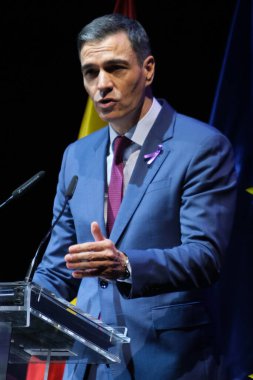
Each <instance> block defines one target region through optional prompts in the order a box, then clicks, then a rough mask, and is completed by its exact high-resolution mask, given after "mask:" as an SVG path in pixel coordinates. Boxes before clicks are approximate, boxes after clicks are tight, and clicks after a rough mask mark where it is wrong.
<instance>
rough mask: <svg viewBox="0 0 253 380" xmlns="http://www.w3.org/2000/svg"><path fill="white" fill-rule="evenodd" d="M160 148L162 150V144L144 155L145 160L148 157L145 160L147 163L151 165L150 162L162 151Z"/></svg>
mask: <svg viewBox="0 0 253 380" xmlns="http://www.w3.org/2000/svg"><path fill="white" fill-rule="evenodd" d="M162 150H163V146H162V145H158V147H157V150H156V151H155V152H152V153H148V154H145V155H144V158H145V160H147V159H149V160H148V161H147V165H151V164H152V162H153V161H154V160H155V159H156V157H157V156H158V155H159V154H160V153H161V152H162Z"/></svg>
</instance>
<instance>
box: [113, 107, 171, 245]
mask: <svg viewBox="0 0 253 380" xmlns="http://www.w3.org/2000/svg"><path fill="white" fill-rule="evenodd" d="M174 121H175V112H174V110H173V109H172V108H171V107H170V106H169V105H168V104H165V105H163V107H162V110H161V112H160V114H159V115H158V118H157V120H156V121H155V123H154V125H153V127H152V129H151V130H150V132H149V134H148V136H147V138H146V140H145V143H144V144H143V146H142V148H141V151H140V154H139V157H138V160H137V162H136V165H135V168H134V171H133V174H132V177H131V179H130V181H129V184H128V186H127V190H126V192H125V195H124V198H123V201H122V204H121V207H120V210H119V213H118V215H117V218H116V220H115V223H114V226H113V229H112V232H111V235H110V239H111V240H112V241H114V242H115V243H117V241H118V239H119V238H120V236H121V234H122V233H123V231H124V229H125V227H126V225H127V223H128V222H129V220H130V218H131V217H132V215H133V214H134V212H135V210H136V208H137V207H138V206H139V204H140V202H141V200H142V198H143V196H144V194H145V192H146V190H147V187H148V185H149V184H150V182H152V180H153V178H154V177H155V175H156V173H157V172H158V171H159V169H160V167H161V165H162V164H163V162H164V160H165V159H166V158H167V156H168V155H169V152H170V149H169V144H168V140H169V139H170V138H172V137H173V127H174ZM160 144H161V145H162V152H161V153H160V154H159V155H158V156H157V157H156V159H155V160H154V161H153V162H152V164H151V165H148V164H147V161H146V160H145V159H144V155H145V154H149V153H153V152H155V151H156V150H157V149H158V145H160Z"/></svg>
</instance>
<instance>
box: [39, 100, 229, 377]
mask: <svg viewBox="0 0 253 380" xmlns="http://www.w3.org/2000/svg"><path fill="white" fill-rule="evenodd" d="M161 103H162V109H161V112H160V113H159V115H158V117H157V120H156V121H155V123H154V125H153V127H152V129H151V131H150V133H149V135H148V136H147V138H146V140H145V143H144V145H143V147H142V149H141V152H140V155H139V158H138V160H137V163H136V166H135V169H134V172H133V175H132V177H131V179H130V183H129V185H128V187H127V190H126V193H125V196H124V199H123V202H122V205H121V208H120V211H119V214H118V216H117V219H116V221H115V224H114V227H113V230H112V232H111V236H110V239H111V240H112V241H113V242H114V243H115V244H116V246H117V247H118V249H119V250H121V251H123V252H125V253H126V254H127V255H128V257H129V260H130V263H131V267H132V284H131V285H130V284H126V283H122V282H110V283H108V286H107V287H105V288H102V287H101V286H100V283H99V281H98V279H97V278H87V279H83V280H82V281H79V280H75V279H73V278H72V277H71V273H70V271H69V270H68V269H66V267H65V262H64V259H63V257H64V255H65V254H66V252H67V250H68V246H69V245H71V244H73V243H76V242H85V241H92V240H93V238H92V235H91V232H90V224H91V222H92V221H97V222H98V223H99V225H100V227H101V229H102V231H103V233H104V235H106V229H105V222H104V190H105V188H106V154H107V149H108V144H109V133H108V128H107V127H106V128H103V129H102V130H100V131H98V132H96V133H93V134H92V135H89V136H88V137H86V138H83V139H81V140H78V141H76V142H74V143H73V144H71V145H69V146H68V147H67V149H66V151H65V153H64V157H63V161H62V167H61V171H60V174H59V181H58V186H57V194H56V197H55V202H54V215H55V216H57V215H58V213H59V212H60V210H61V207H62V204H63V201H64V194H65V192H66V188H67V187H68V184H69V182H70V180H71V178H72V176H73V175H77V176H78V178H79V181H78V185H77V188H76V191H75V193H74V196H73V198H72V199H71V200H70V202H69V204H68V205H67V208H66V211H65V212H64V215H63V216H62V218H61V220H60V222H59V223H58V224H57V226H56V227H55V229H54V231H53V234H52V237H51V240H50V242H49V245H48V248H47V250H46V252H45V255H44V258H43V260H42V263H41V264H40V266H39V268H38V270H37V271H36V274H35V277H34V281H35V282H37V283H39V284H40V285H42V286H44V287H46V288H48V289H49V290H51V291H53V292H54V293H56V294H57V295H59V296H61V297H63V298H66V299H68V300H71V299H72V298H74V297H75V296H76V294H77V297H78V305H79V307H80V308H82V309H83V310H84V311H86V312H87V313H90V314H92V315H93V316H97V315H98V313H99V312H100V311H101V316H102V320H103V321H104V322H105V323H107V324H112V325H114V326H126V327H127V328H128V335H129V336H130V338H131V343H130V345H123V346H122V352H121V364H115V365H112V366H111V373H112V376H113V378H115V379H120V380H128V379H129V380H130V379H138V380H143V379H145V380H149V379H150V380H153V379H155V378H157V379H166V380H177V379H182V380H183V379H184V380H186V379H187V380H188V379H189V380H192V379H201V380H203V379H212V380H214V379H215V378H216V377H215V376H216V375H215V368H216V364H215V363H216V357H215V353H214V351H213V331H212V326H213V323H212V315H211V310H210V308H209V305H208V298H207V293H209V292H210V289H212V285H213V284H214V283H215V282H216V280H217V279H218V277H219V274H220V271H221V266H222V259H223V255H224V252H225V250H226V246H227V243H228V240H229V235H230V230H231V224H232V219H233V212H234V203H235V187H236V177H235V172H234V162H233V154H232V149H231V145H230V143H229V142H228V140H227V139H226V137H224V136H223V135H222V134H221V133H220V132H219V131H217V130H216V129H215V128H213V127H211V126H208V125H206V124H204V123H202V122H200V121H197V120H195V119H192V118H189V117H186V116H183V115H180V114H177V113H176V112H175V111H174V110H173V109H172V108H171V107H170V106H169V105H168V103H166V102H165V101H161ZM159 144H162V152H161V153H160V154H159V155H158V156H157V158H156V159H155V160H154V161H153V163H152V164H151V165H148V164H147V161H146V160H145V159H144V155H145V154H147V153H151V152H154V151H156V150H157V146H158V145H159ZM79 371H81V372H79V375H78V370H77V372H76V373H77V375H76V377H74V378H75V379H78V380H80V379H82V375H81V373H82V371H83V365H82V366H79ZM130 373H131V375H130ZM101 376H102V375H101ZM100 378H102V377H100ZM100 378H99V379H100Z"/></svg>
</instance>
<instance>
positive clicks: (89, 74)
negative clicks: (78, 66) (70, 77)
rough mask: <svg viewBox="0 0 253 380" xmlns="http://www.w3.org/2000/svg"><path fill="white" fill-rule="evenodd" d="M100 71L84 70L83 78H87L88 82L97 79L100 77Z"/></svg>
mask: <svg viewBox="0 0 253 380" xmlns="http://www.w3.org/2000/svg"><path fill="white" fill-rule="evenodd" d="M98 73H99V71H98V70H96V69H94V68H89V69H86V70H83V77H85V78H86V79H87V80H89V79H93V78H96V77H97V76H98Z"/></svg>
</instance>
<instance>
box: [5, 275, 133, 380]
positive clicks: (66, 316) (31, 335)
mask: <svg viewBox="0 0 253 380" xmlns="http://www.w3.org/2000/svg"><path fill="white" fill-rule="evenodd" d="M129 341H130V339H129V337H127V329H126V328H125V327H112V326H108V325H106V324H105V323H103V322H102V321H101V320H99V319H96V318H93V317H92V316H91V315H89V314H86V313H84V312H83V311H82V310H80V309H78V308H77V307H76V306H74V305H72V304H70V303H69V302H67V301H65V300H63V299H61V298H58V297H56V296H55V295H54V294H52V293H50V292H48V291H47V290H46V289H43V288H41V287H39V286H38V285H36V284H34V283H30V282H29V283H28V282H22V281H21V282H7V283H6V282H5V283H0V342H1V343H0V379H5V378H6V373H7V367H8V363H10V364H13V363H23V364H24V363H41V362H44V363H46V368H48V367H49V364H50V363H52V362H66V361H67V362H68V363H81V362H84V363H108V364H110V363H119V362H120V358H119V350H120V347H121V345H122V344H125V343H129ZM46 378H47V376H46V374H45V377H44V379H46Z"/></svg>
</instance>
